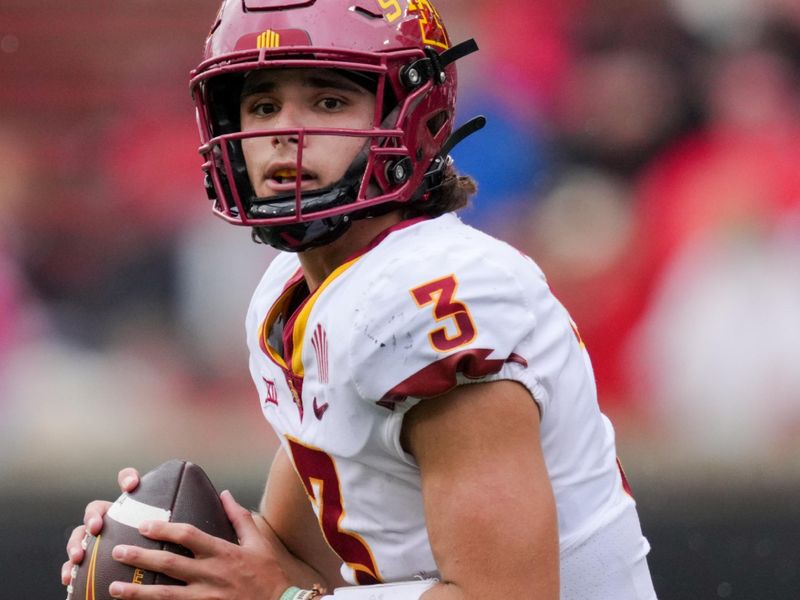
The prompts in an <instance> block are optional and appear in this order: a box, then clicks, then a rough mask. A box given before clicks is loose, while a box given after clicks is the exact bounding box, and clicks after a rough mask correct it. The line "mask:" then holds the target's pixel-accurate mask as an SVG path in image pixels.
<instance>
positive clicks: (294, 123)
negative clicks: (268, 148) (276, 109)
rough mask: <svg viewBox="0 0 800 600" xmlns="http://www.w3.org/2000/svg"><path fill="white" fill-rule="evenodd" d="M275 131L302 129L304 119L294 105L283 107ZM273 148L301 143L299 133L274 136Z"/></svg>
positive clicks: (275, 122)
mask: <svg viewBox="0 0 800 600" xmlns="http://www.w3.org/2000/svg"><path fill="white" fill-rule="evenodd" d="M274 127H275V129H300V128H301V127H302V118H301V115H300V111H299V110H298V108H297V107H295V106H293V105H292V104H289V103H287V104H284V106H282V107H281V110H280V113H279V114H278V118H277V119H276V120H275V121H274ZM271 142H272V146H273V147H275V148H277V147H278V146H281V145H295V146H296V145H297V144H299V143H300V135H299V133H297V132H291V133H288V134H285V135H273V136H272V140H271Z"/></svg>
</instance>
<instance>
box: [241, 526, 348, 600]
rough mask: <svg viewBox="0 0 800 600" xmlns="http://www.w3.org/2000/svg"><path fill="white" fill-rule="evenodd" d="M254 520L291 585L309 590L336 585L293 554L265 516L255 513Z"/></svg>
mask: <svg viewBox="0 0 800 600" xmlns="http://www.w3.org/2000/svg"><path fill="white" fill-rule="evenodd" d="M253 518H254V520H255V522H256V526H257V527H258V530H259V531H260V532H261V534H262V535H263V536H264V537H265V538H266V539H267V540H269V543H270V545H271V546H272V547H273V548H274V549H275V553H276V555H277V557H278V560H279V562H280V565H281V569H282V570H283V572H284V573H285V575H286V578H287V580H288V581H289V582H290V583H291V585H296V586H298V587H302V588H308V589H311V587H312V586H314V585H321V586H323V587H325V588H327V589H331V587H332V586H333V585H335V584H336V582H329V581H326V579H325V577H324V576H323V574H322V573H320V572H319V571H317V570H316V569H315V568H314V567H312V566H311V565H309V564H308V563H306V562H305V561H303V560H302V559H300V558H298V557H297V556H295V555H294V554H292V553H291V552H290V551H289V549H288V548H287V547H286V545H285V544H284V543H283V542H282V541H281V540H280V538H279V537H278V536H277V535H276V534H275V532H274V531H273V529H272V528H271V527H270V526H269V523H267V521H266V519H264V517H263V515H261V514H259V513H253Z"/></svg>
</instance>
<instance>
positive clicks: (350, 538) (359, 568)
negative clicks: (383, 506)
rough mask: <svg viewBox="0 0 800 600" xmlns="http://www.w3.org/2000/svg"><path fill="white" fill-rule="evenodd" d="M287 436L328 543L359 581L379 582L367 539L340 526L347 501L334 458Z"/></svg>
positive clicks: (365, 583) (301, 477) (361, 582)
mask: <svg viewBox="0 0 800 600" xmlns="http://www.w3.org/2000/svg"><path fill="white" fill-rule="evenodd" d="M286 439H287V440H288V441H289V447H290V449H291V452H292V460H293V461H294V466H295V468H296V469H297V473H298V474H299V475H300V479H302V480H303V485H304V486H305V488H306V492H307V493H308V497H309V498H310V499H311V501H312V502H313V503H314V504H315V505H316V508H317V515H318V517H319V523H320V526H321V527H322V533H323V534H324V535H325V539H326V540H327V542H328V545H329V546H330V547H331V548H333V551H334V552H336V554H338V555H339V557H340V558H341V559H342V560H343V561H344V562H346V563H347V565H348V566H349V567H350V568H351V569H353V572H354V573H355V578H356V581H357V582H358V583H359V585H370V584H375V583H380V582H381V578H380V575H379V573H378V568H377V566H376V565H375V559H374V557H373V556H372V552H371V551H370V549H369V546H367V543H366V542H365V541H364V540H363V539H362V538H361V537H360V536H359V535H357V534H355V533H353V532H350V531H345V530H343V529H341V528H340V527H339V524H340V523H341V521H342V519H343V518H344V502H343V500H342V490H341V487H340V485H339V474H338V473H337V471H336V463H335V462H333V458H332V457H331V456H330V455H328V454H326V453H325V452H323V451H322V450H319V449H318V448H313V447H311V446H306V445H305V444H302V443H300V442H299V441H298V440H296V439H294V438H291V437H289V436H287V438H286Z"/></svg>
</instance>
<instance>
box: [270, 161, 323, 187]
mask: <svg viewBox="0 0 800 600" xmlns="http://www.w3.org/2000/svg"><path fill="white" fill-rule="evenodd" d="M298 177H299V178H300V189H301V190H307V189H313V188H315V187H319V180H318V177H317V176H316V174H315V173H313V172H311V171H309V170H307V169H302V170H301V171H300V172H299V173H298V171H297V168H296V167H293V166H275V167H272V168H271V169H270V170H269V171H268V172H267V175H266V177H265V183H266V185H267V187H268V188H269V189H270V190H271V191H273V192H287V191H293V190H295V189H296V187H297V180H298Z"/></svg>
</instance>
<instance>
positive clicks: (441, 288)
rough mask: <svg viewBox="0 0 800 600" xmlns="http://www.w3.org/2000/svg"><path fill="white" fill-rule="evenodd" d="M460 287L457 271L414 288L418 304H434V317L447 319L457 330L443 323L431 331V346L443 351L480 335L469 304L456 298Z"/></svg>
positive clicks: (414, 295) (439, 320)
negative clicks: (454, 273) (449, 329)
mask: <svg viewBox="0 0 800 600" xmlns="http://www.w3.org/2000/svg"><path fill="white" fill-rule="evenodd" d="M457 288H458V281H457V280H456V277H455V275H448V276H447V277H442V278H441V279H436V280H435V281H431V282H429V283H426V284H424V285H421V286H419V287H415V288H414V289H412V290H411V296H412V297H413V298H414V302H416V303H417V306H419V307H420V308H421V307H423V306H427V305H429V304H433V318H434V319H436V322H437V323H438V322H441V321H447V322H448V323H450V324H451V326H452V329H453V330H454V331H451V332H449V333H448V328H447V327H446V326H442V327H437V328H436V329H434V330H432V331H431V332H430V333H429V334H428V339H430V341H431V346H433V347H434V349H436V350H438V351H439V352H448V351H450V350H453V349H454V348H458V347H459V346H464V345H466V344H469V343H470V342H471V341H472V340H474V339H475V336H476V335H477V331H476V329H475V324H474V323H473V321H472V317H471V316H470V314H469V310H468V309H467V307H466V305H465V304H463V303H462V302H458V301H457V300H456V299H455V295H456V289H457Z"/></svg>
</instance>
